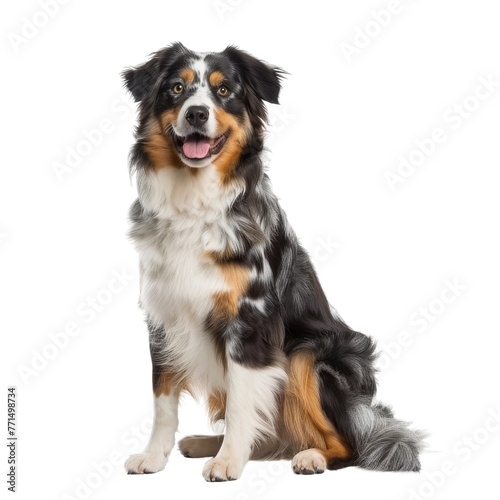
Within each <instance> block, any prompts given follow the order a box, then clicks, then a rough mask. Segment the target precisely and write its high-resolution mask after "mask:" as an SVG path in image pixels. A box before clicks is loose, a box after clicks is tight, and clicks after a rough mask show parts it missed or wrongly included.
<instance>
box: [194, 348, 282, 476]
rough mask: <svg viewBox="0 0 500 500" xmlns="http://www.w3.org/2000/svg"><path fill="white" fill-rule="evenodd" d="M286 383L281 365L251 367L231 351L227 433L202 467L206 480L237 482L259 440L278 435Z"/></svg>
mask: <svg viewBox="0 0 500 500" xmlns="http://www.w3.org/2000/svg"><path fill="white" fill-rule="evenodd" d="M285 380H286V372H285V370H284V368H283V367H282V366H281V365H279V364H273V365H268V366H264V367H258V368H254V367H249V366H245V365H244V364H242V363H241V362H239V361H236V360H235V359H234V358H233V357H232V356H231V354H230V353H229V352H228V355H227V372H226V381H227V382H226V387H227V403H226V418H225V420H226V432H225V435H224V440H223V443H222V446H221V448H220V450H219V452H218V453H217V455H216V456H215V457H214V458H212V459H211V460H209V461H208V462H207V463H206V464H205V467H204V468H203V477H204V478H205V479H206V480H207V481H230V480H233V479H238V478H239V477H240V475H241V472H242V470H243V468H244V466H245V464H246V463H247V462H248V460H249V458H250V455H251V453H252V448H253V446H254V444H255V442H256V440H258V439H259V438H262V437H266V436H274V435H275V429H274V422H275V417H276V412H277V395H278V394H279V393H280V391H281V390H282V389H283V386H284V382H285Z"/></svg>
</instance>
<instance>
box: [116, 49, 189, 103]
mask: <svg viewBox="0 0 500 500" xmlns="http://www.w3.org/2000/svg"><path fill="white" fill-rule="evenodd" d="M187 50H188V49H186V47H184V45H182V44H181V43H179V42H177V43H174V44H172V45H170V46H169V47H166V48H164V49H162V50H159V51H158V52H154V53H153V54H151V58H150V59H149V61H147V62H145V63H144V64H141V65H140V66H136V67H135V68H128V69H126V70H124V71H123V72H122V77H123V80H124V82H125V86H126V87H127V89H128V90H129V91H130V93H131V94H132V95H133V97H134V99H135V100H136V101H138V102H139V101H143V100H144V99H145V98H146V97H148V95H150V94H151V93H152V92H154V90H155V89H156V84H157V82H158V80H159V78H160V76H161V75H162V72H163V71H166V69H167V67H168V65H169V63H170V62H171V61H172V59H173V58H174V57H175V56H176V55H178V54H180V53H181V52H183V51H187Z"/></svg>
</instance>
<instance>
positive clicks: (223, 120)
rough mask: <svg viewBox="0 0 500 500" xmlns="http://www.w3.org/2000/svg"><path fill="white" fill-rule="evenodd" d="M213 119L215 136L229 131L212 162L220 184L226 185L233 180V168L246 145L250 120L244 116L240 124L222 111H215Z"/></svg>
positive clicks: (233, 117)
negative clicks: (215, 121) (218, 173)
mask: <svg viewBox="0 0 500 500" xmlns="http://www.w3.org/2000/svg"><path fill="white" fill-rule="evenodd" d="M215 119H216V120H217V132H216V135H217V136H219V135H222V134H224V133H225V132H227V131H228V130H229V129H230V130H231V134H230V135H229V137H228V139H227V141H226V143H225V144H224V147H223V148H222V151H221V152H220V153H219V156H217V158H216V160H215V161H214V164H215V166H216V167H217V170H218V171H219V172H220V174H221V180H222V183H223V184H226V183H228V182H230V181H231V179H232V178H233V176H234V168H235V166H236V163H237V161H238V158H239V157H240V155H241V152H242V150H243V148H244V147H245V145H246V143H247V137H248V134H249V132H250V120H249V118H248V115H245V120H244V122H243V123H241V122H240V121H238V119H237V118H236V117H235V116H233V115H231V114H230V113H226V111H224V110H223V109H216V110H215Z"/></svg>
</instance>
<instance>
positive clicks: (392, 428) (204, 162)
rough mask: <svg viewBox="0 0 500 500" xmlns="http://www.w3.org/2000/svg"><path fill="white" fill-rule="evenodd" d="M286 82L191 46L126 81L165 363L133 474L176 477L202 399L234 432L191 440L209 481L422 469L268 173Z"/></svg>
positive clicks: (254, 65) (147, 302)
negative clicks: (269, 144) (264, 463)
mask: <svg viewBox="0 0 500 500" xmlns="http://www.w3.org/2000/svg"><path fill="white" fill-rule="evenodd" d="M284 75H285V72H284V71H283V70H281V69H279V68H277V67H274V66H271V65H269V64H267V63H265V62H263V61H261V60H259V59H257V58H255V57H253V56H251V55H250V54H248V53H247V52H245V51H242V50H240V49H238V48H237V47H234V46H228V47H227V48H226V49H225V50H224V51H222V52H218V53H212V52H210V53H198V52H193V51H191V50H189V49H187V48H186V47H185V46H183V45H182V44H180V43H175V44H172V45H170V46H168V47H166V48H164V49H162V50H160V51H158V52H156V53H154V54H153V55H152V56H151V58H150V59H149V60H148V61H147V62H146V63H144V64H142V65H140V66H138V67H134V68H129V69H127V70H125V71H124V72H123V78H124V82H125V86H126V88H127V89H128V90H129V91H130V92H131V94H132V96H133V98H134V99H135V101H137V103H138V107H139V117H138V121H139V123H138V126H137V129H136V142H135V144H134V145H133V147H132V149H131V152H130V168H131V173H132V174H135V176H136V183H137V190H138V199H137V200H136V201H135V203H133V205H132V207H131V209H130V221H131V229H130V236H131V238H132V240H133V241H134V244H135V246H136V248H137V250H138V253H139V256H140V305H141V307H142V309H143V310H144V311H145V314H146V322H147V326H148V330H149V342H150V351H151V359H152V373H153V375H152V378H153V394H154V412H155V418H154V426H153V429H152V433H151V438H150V440H149V443H148V444H147V446H146V449H145V451H144V452H143V453H140V454H136V455H132V456H131V457H129V459H128V460H127V461H126V463H125V468H126V471H127V472H128V473H130V474H142V473H153V472H158V471H160V470H162V469H164V467H165V465H166V463H167V460H168V457H169V454H170V453H171V451H172V449H173V447H174V444H175V432H176V429H177V426H178V411H177V408H178V401H179V396H180V394H181V393H182V392H185V391H187V392H188V393H190V394H192V395H193V396H194V397H196V398H203V399H204V400H205V401H206V403H207V407H208V412H209V415H210V418H211V420H212V422H218V421H221V420H222V421H223V423H224V430H225V433H224V435H214V436H189V437H185V438H184V439H182V440H181V441H180V442H179V449H180V451H181V453H182V454H183V455H184V456H186V457H212V458H210V460H208V461H207V462H206V464H205V466H204V468H203V477H204V478H205V479H206V480H207V481H227V480H234V479H237V478H239V477H240V476H241V473H242V471H243V468H244V466H245V464H246V463H247V462H248V460H273V459H290V460H292V468H293V471H294V472H295V473H297V474H315V473H322V472H324V471H325V470H326V469H330V470H333V469H340V468H343V467H348V466H359V467H363V468H366V469H372V470H384V471H418V470H419V469H420V461H419V455H420V452H421V448H422V437H423V435H422V433H421V432H419V431H414V430H412V429H411V428H410V427H409V424H407V423H405V422H403V421H400V420H398V419H395V418H394V415H393V413H392V410H391V409H390V407H388V406H385V405H382V404H376V403H375V402H374V395H375V391H376V381H375V369H374V361H375V359H376V348H375V344H374V342H373V341H372V340H371V338H369V337H367V336H366V335H364V334H362V333H359V332H357V331H354V330H352V329H351V328H349V327H348V326H347V324H346V323H345V322H344V321H343V320H342V319H341V318H340V317H339V315H338V314H337V313H336V311H335V310H334V309H333V308H332V307H331V306H330V305H329V303H328V301H327V299H326V297H325V294H324V292H323V290H322V288H321V285H320V283H319V281H318V277H317V275H316V273H315V270H314V268H313V265H312V264H311V260H310V259H309V257H308V255H307V253H306V251H305V250H304V248H303V247H302V246H301V245H300V244H299V242H298V240H297V236H296V235H295V233H294V231H293V229H292V228H291V227H290V224H289V223H288V222H287V218H286V215H285V213H284V212H283V210H282V209H281V207H280V205H279V203H278V200H277V198H276V196H275V195H274V194H273V192H272V189H271V185H270V180H269V177H268V175H267V174H266V172H265V171H264V162H263V151H264V132H265V124H266V119H267V114H266V106H265V102H268V103H275V104H277V103H278V97H279V93H280V89H281V81H282V79H283V77H284Z"/></svg>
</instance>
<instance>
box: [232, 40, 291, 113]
mask: <svg viewBox="0 0 500 500" xmlns="http://www.w3.org/2000/svg"><path fill="white" fill-rule="evenodd" d="M223 53H224V54H226V55H227V56H228V57H229V59H230V60H231V61H232V62H233V63H234V64H235V65H236V66H237V68H238V70H239V72H240V74H241V75H242V78H243V80H244V82H245V83H246V84H247V85H248V87H249V88H250V89H251V90H252V92H253V93H254V94H255V95H256V96H257V97H258V98H259V99H262V100H263V101H267V102H270V103H272V104H279V95H280V90H281V83H280V82H281V79H282V78H283V77H284V75H285V74H286V73H285V71H283V70H282V69H280V68H277V67H275V66H270V65H269V64H266V63H265V62H263V61H261V60H259V59H257V58H255V57H253V56H251V55H250V54H249V53H248V52H245V51H244V50H240V49H238V48H237V47H234V46H233V45H230V46H229V47H227V48H226V49H225V50H224V52H223Z"/></svg>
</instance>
